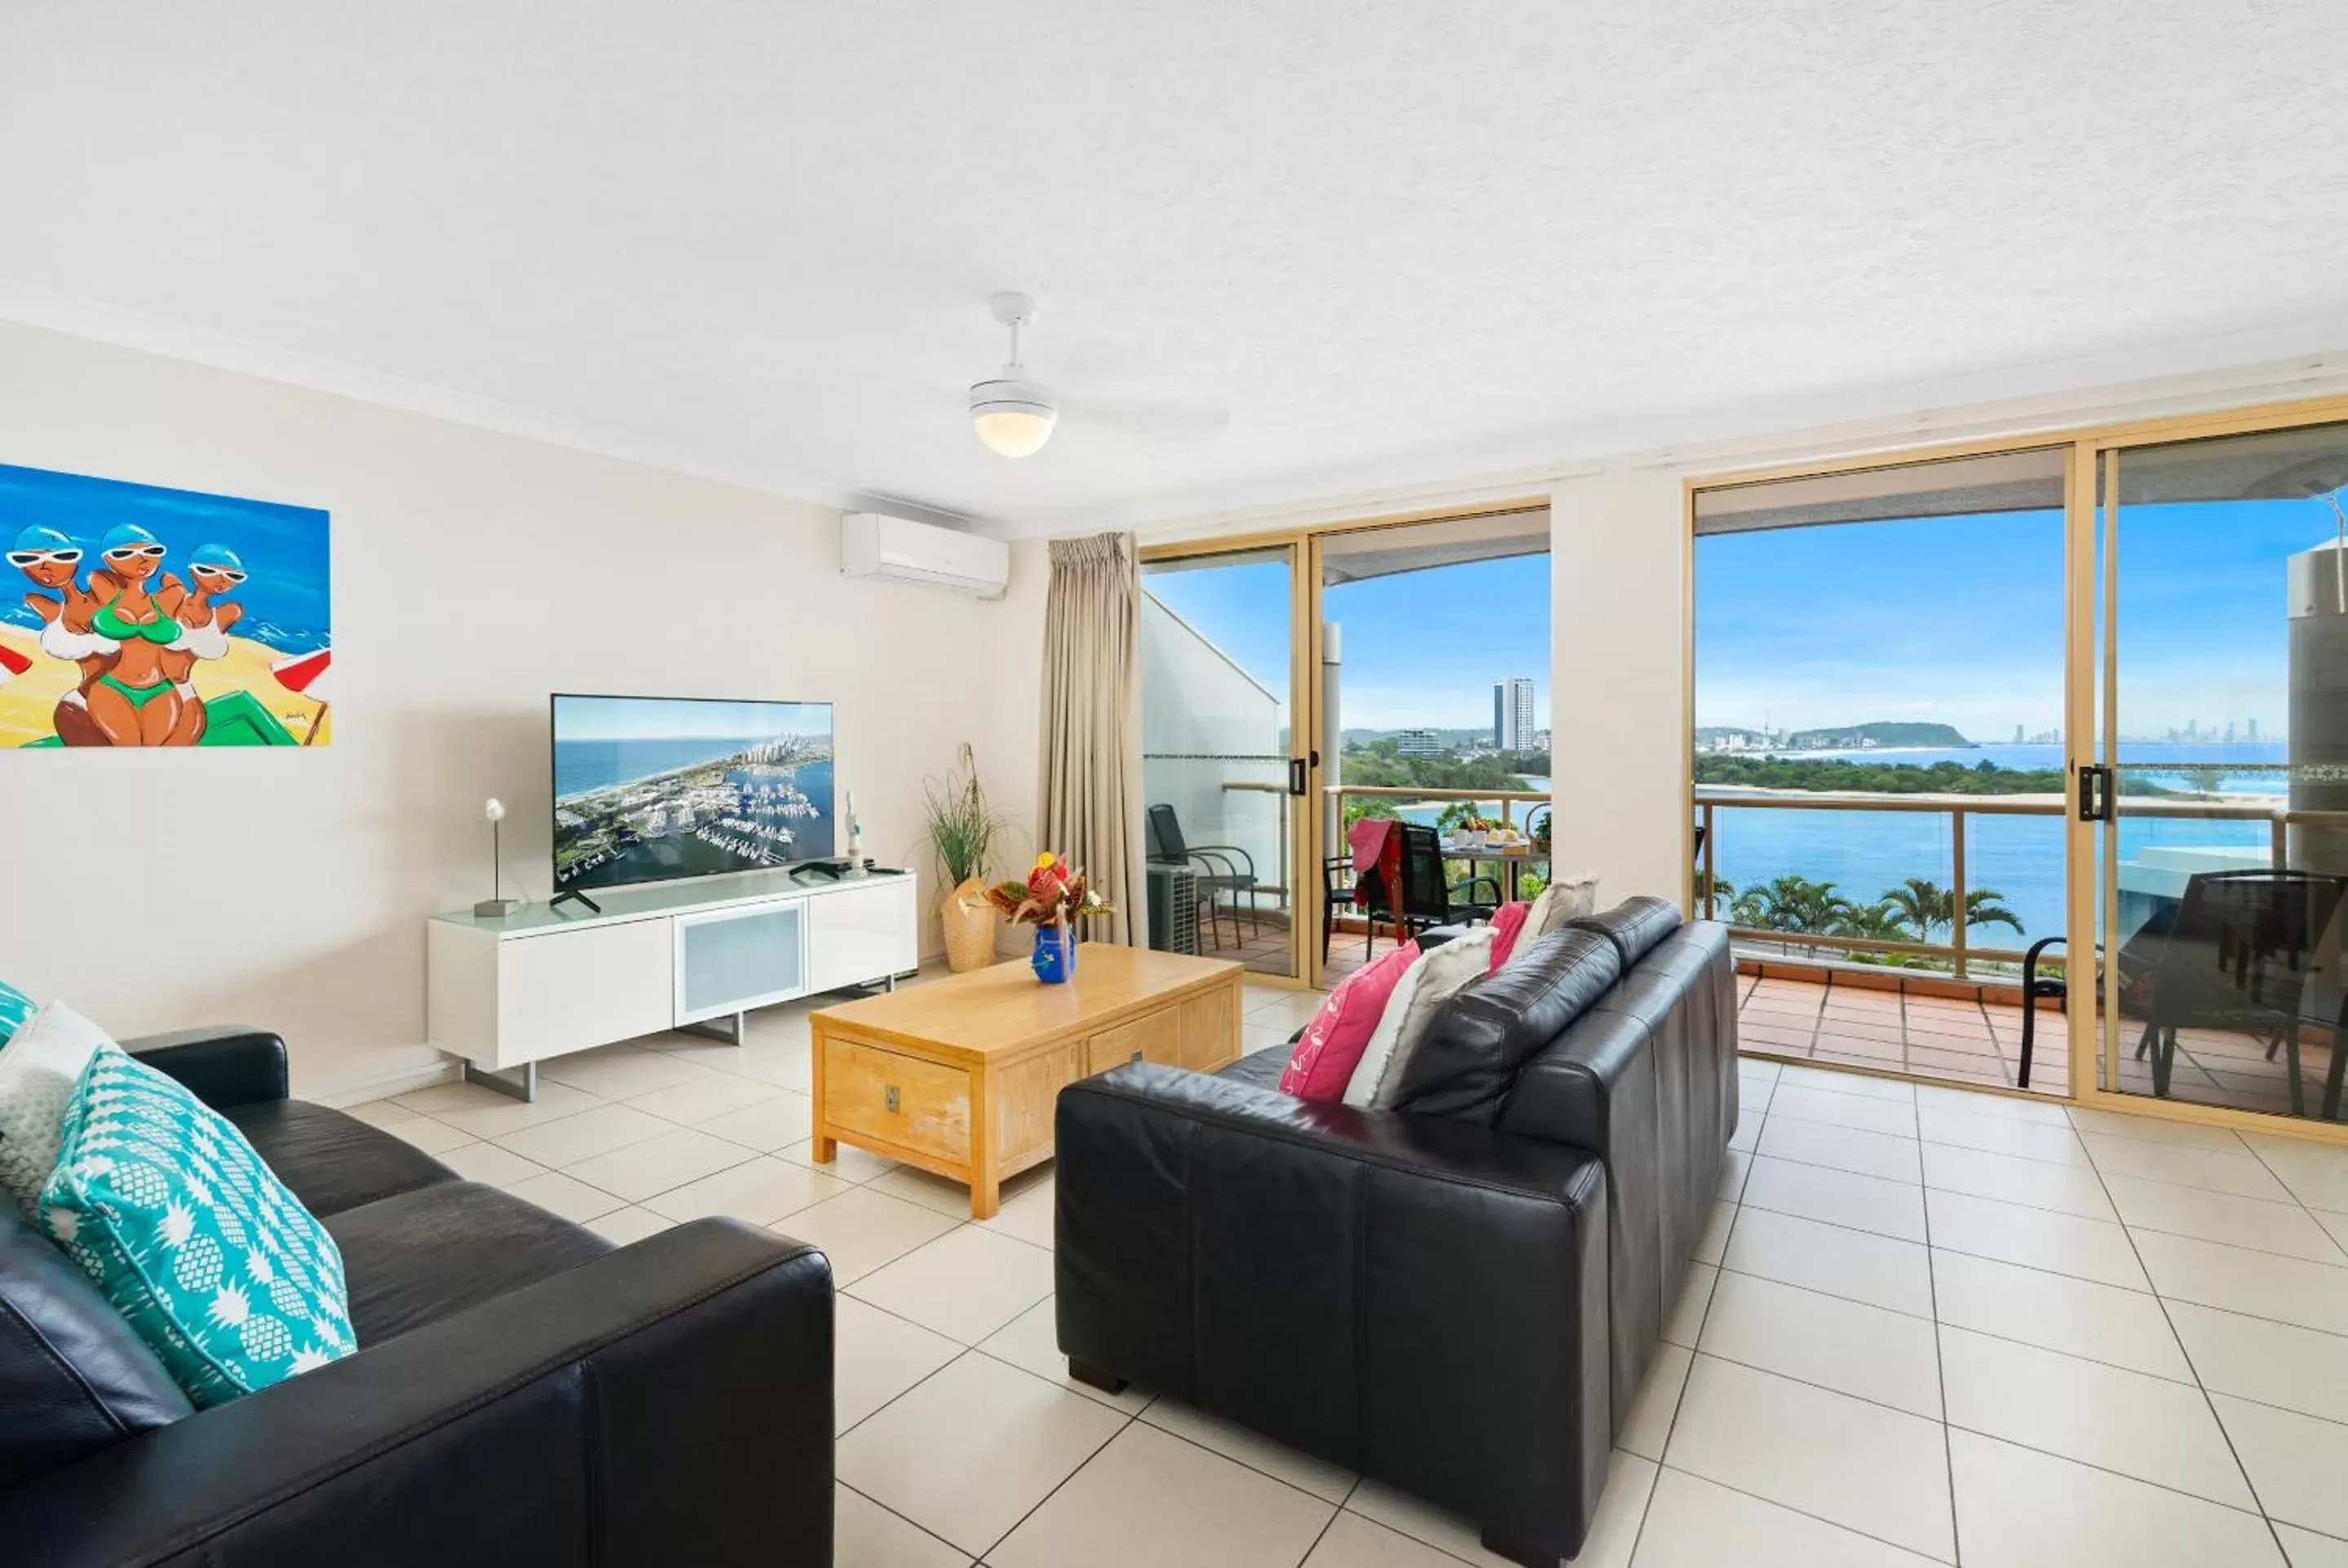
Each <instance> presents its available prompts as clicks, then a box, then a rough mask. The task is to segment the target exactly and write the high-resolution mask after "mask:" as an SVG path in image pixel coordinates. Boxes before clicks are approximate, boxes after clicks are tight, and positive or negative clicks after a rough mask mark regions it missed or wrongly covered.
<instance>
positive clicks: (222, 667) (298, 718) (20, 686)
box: [0, 625, 335, 750]
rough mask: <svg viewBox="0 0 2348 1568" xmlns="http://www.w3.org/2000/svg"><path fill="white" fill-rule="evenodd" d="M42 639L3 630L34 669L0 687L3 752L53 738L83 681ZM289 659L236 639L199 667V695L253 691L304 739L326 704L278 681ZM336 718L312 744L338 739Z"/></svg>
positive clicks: (2, 639) (2, 640)
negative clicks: (57, 719) (274, 668)
mask: <svg viewBox="0 0 2348 1568" xmlns="http://www.w3.org/2000/svg"><path fill="white" fill-rule="evenodd" d="M39 641H40V640H39V636H38V634H37V633H36V632H35V631H33V630H31V629H29V628H27V627H22V626H13V625H12V626H0V646H5V647H6V648H9V649H11V650H13V651H15V652H18V653H21V654H23V655H25V656H26V658H28V659H30V660H32V661H33V667H32V668H31V669H29V670H27V671H25V672H24V673H23V674H22V675H18V676H15V677H14V678H13V679H11V680H10V681H9V682H8V683H7V684H6V685H5V686H0V750H5V749H8V748H12V747H16V746H24V745H29V744H31V743H33V742H35V741H39V740H46V738H48V737H49V736H50V735H52V734H54V733H56V726H55V725H54V724H53V723H52V722H51V718H50V715H51V714H52V713H54V712H56V710H57V699H58V698H60V697H62V696H64V695H65V694H66V693H67V692H69V691H71V690H72V689H73V687H74V684H75V682H77V681H78V680H79V678H80V671H78V670H77V669H76V668H75V667H74V666H73V665H70V664H67V663H66V662H64V661H61V660H57V659H52V658H50V657H49V656H48V655H47V654H46V653H43V652H42V651H40V646H39ZM284 657H286V655H285V654H284V653H283V652H282V651H279V650H277V649H274V648H272V647H270V646H268V645H267V644H266V643H261V642H254V641H250V640H248V639H246V638H242V637H237V636H234V635H232V636H231V637H230V638H229V640H228V654H227V656H226V657H225V658H221V659H207V660H202V661H199V662H198V663H197V665H196V671H195V682H196V694H197V695H198V696H200V697H202V698H205V699H206V700H207V701H209V700H210V699H211V698H214V697H218V696H221V695H222V694H223V693H226V692H239V691H242V692H252V694H253V696H254V697H255V698H257V699H258V700H259V701H260V702H261V704H262V705H263V707H265V708H267V709H268V710H269V711H270V712H272V713H273V714H275V715H276V716H277V719H278V722H279V723H283V725H284V726H285V727H286V728H287V729H288V730H290V731H292V732H293V738H294V739H295V740H297V741H299V740H302V739H304V737H306V736H307V735H308V734H309V733H310V726H311V724H312V723H313V722H314V721H315V720H316V718H317V715H318V711H319V709H320V708H321V707H322V706H323V705H324V704H321V703H319V702H314V701H312V700H311V699H310V698H307V697H304V696H303V695H302V694H301V693H300V692H289V691H287V690H286V689H285V688H284V687H283V686H280V685H279V684H278V683H277V677H276V676H274V675H273V674H272V673H270V670H269V667H270V665H271V664H273V663H274V662H275V661H278V660H280V659H283V658H284ZM334 733H335V724H334V718H333V715H332V714H329V715H328V716H327V718H326V721H325V723H324V728H323V729H322V730H321V731H320V733H319V734H318V737H317V739H316V740H314V741H313V742H311V743H312V744H313V745H321V746H323V745H325V744H327V743H330V742H331V741H332V740H333V739H334Z"/></svg>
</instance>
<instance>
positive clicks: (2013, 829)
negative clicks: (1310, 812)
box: [1403, 741, 2288, 947]
mask: <svg viewBox="0 0 2348 1568" xmlns="http://www.w3.org/2000/svg"><path fill="white" fill-rule="evenodd" d="M1836 755H1841V756H1843V757H1845V758H1847V759H1848V760H1850V761H1853V762H1868V763H1913V764H1919V765H1928V764H1932V763H1937V762H1943V761H1948V762H1956V763H1962V764H1964V765H1965V766H1967V767H1971V766H1973V765H1974V764H1979V763H1982V762H1988V763H1993V764H1996V765H1997V766H1999V767H2003V768H2057V769H2059V768H2061V767H2062V766H2063V765H2064V754H2063V748H2062V747H2060V746H2050V745H2018V746H2017V745H1983V746H1977V747H1971V748H1963V749H1955V750H1925V749H1916V750H1894V749H1890V748H1882V749H1876V750H1869V751H1866V752H1852V753H1820V752H1811V753H1802V756H1803V758H1804V759H1805V760H1811V759H1824V758H1827V757H1831V756H1836ZM2284 760H2285V746H2284V743H2282V742H2280V741H2261V742H2259V743H2255V744H2252V743H2235V744H2234V745H2231V746H2228V745H2225V744H2223V743H2218V742H2209V741H2201V742H2160V741H2123V742H2121V743H2120V747H2119V765H2120V767H2121V770H2122V772H2123V774H2124V776H2126V777H2129V778H2141V779H2147V780H2149V781H2151V782H2153V783H2156V784H2163V785H2165V786H2167V787H2169V788H2174V789H2197V790H2206V789H2209V788H2210V787H2211V785H2210V783H2209V780H2208V779H2206V778H2203V777H2199V776H2196V775H2188V774H2181V773H2167V772H2164V771H2163V769H2164V767H2168V768H2174V767H2177V766H2178V765H2179V764H2196V765H2197V766H2218V767H2223V766H2228V765H2231V766H2235V767H2239V768H2243V769H2245V770H2253V769H2256V768H2258V767H2259V766H2260V764H2264V765H2265V767H2266V768H2267V769H2269V770H2271V771H2244V772H2241V773H2238V774H2229V775H2226V776H2224V777H2222V778H2221V779H2219V781H2218V783H2217V793H2219V794H2221V795H2224V796H2230V797H2239V798H2242V799H2245V800H2258V801H2272V800H2280V799H2281V798H2282V797H2284V796H2285V795H2286V794H2288V788H2287V785H2286V784H2285V783H2284V779H2283V774H2282V773H2281V770H2280V768H2279V766H2277V765H2276V764H2281V763H2282V762H2283V761H2284ZM1526 782H1527V784H1529V786H1530V787H1531V788H1533V789H1537V790H1546V789H1547V788H1549V785H1550V781H1549V780H1547V779H1529V780H1527V781H1526ZM1439 809H1440V808H1427V807H1418V808H1414V809H1411V810H1407V811H1406V812H1404V813H1403V815H1406V816H1408V817H1411V818H1414V819H1415V820H1417V821H1422V822H1429V823H1431V822H1433V821H1434V820H1435V819H1436V817H1437V815H1439ZM1491 809H1492V810H1495V811H1496V810H1497V809H1498V807H1497V806H1494V807H1492V808H1491ZM1524 814H1525V807H1524V806H1523V805H1522V804H1519V807H1518V809H1517V814H1516V816H1517V820H1518V821H1519V823H1521V822H1522V821H1523V820H1524ZM1713 820H1714V825H1715V831H1716V832H1717V834H1718V835H1719V837H1718V840H1717V842H1716V843H1715V845H1713V853H1714V874H1715V876H1718V877H1719V878H1720V879H1721V880H1723V881H1725V882H1729V883H1733V884H1735V886H1740V887H1745V886H1755V885H1757V884H1761V883H1766V882H1768V881H1770V880H1771V879H1772V878H1775V877H1777V876H1787V875H1794V876H1807V877H1808V878H1810V879H1811V880H1812V881H1816V882H1831V883H1833V884H1834V885H1835V886H1836V889H1837V890H1838V892H1840V893H1842V894H1843V895H1844V896H1845V897H1849V898H1852V899H1855V900H1857V901H1858V902H1859V903H1862V904H1865V903H1872V902H1874V901H1875V900H1876V899H1878V898H1879V897H1881V896H1882V895H1883V893H1884V891H1885V890H1886V889H1888V888H1892V887H1897V886H1900V883H1901V882H1903V881H1905V880H1906V879H1907V878H1909V877H1910V876H1921V877H1925V878H1928V879H1930V880H1931V881H1933V882H1937V883H1939V884H1940V885H1941V886H1943V887H1945V886H1948V885H1949V883H1950V881H1951V880H1952V875H1953V870H1952V847H1951V845H1950V842H1949V839H1950V825H1951V823H1950V819H1949V818H1948V817H1946V816H1942V815H1932V814H1927V813H1920V812H1850V811H1801V810H1797V809H1788V808H1781V807H1768V808H1763V809H1747V810H1743V811H1739V810H1737V809H1736V808H1735V807H1734V806H1728V805H1722V806H1717V807H1715V811H1714V818H1713ZM1965 820H1966V825H1967V838H1966V842H1965V881H1966V886H1968V887H1970V888H1983V887H1986V888H1989V889H1992V890H1993V891H1994V892H1996V893H1997V894H1998V895H1999V902H2000V903H2002V904H2003V905H2004V907H2007V908H2008V909H2011V910H2012V911H2013V913H2014V914H2015V916H2016V917H2019V918H2020V919H2021V921H2022V925H2023V930H2022V933H2021V936H2020V938H2018V939H2017V938H2016V937H2015V934H2014V933H2013V932H2012V931H2009V930H2007V929H2006V928H2005V927H1987V928H1980V927H1977V928H1976V933H1975V939H1976V940H1978V941H1983V942H1989V943H1993V944H1994V945H1996V946H1999V947H2009V946H2022V945H2024V944H2026V943H2027V942H2029V941H2031V940H2033V939H2035V938H2039V937H2048V936H2055V935H2058V934H2060V933H2061V932H2062V930H2063V920H2064V911H2063V904H2064V891H2063V819H2062V818H2061V817H2059V816H1990V815H1973V816H1968V817H1967V818H1966V819H1965ZM2269 843H2270V829H2269V828H2268V826H2267V825H2266V824H2264V823H2262V822H2191V821H2185V822H2176V821H2160V822H2156V821H2152V820H2149V819H2147V818H2142V817H2138V818H2135V819H2130V818H2129V817H2128V816H2127V802H2126V801H2125V800H2123V801H2122V802H2121V815H2120V823H2119V849H2120V858H2121V859H2122V860H2127V859H2129V858H2131V857H2133V856H2136V855H2137V854H2139V853H2140V852H2141V851H2142V850H2143V849H2144V848H2145V847H2147V845H2156V844H2157V845H2196V846H2206V847H2209V848H2222V849H2226V850H2229V851H2239V852H2240V854H2241V855H2242V856H2243V857H2244V860H2245V863H2246V864H2257V865H2264V864H2265V863H2266V855H2267V851H2268V845H2269Z"/></svg>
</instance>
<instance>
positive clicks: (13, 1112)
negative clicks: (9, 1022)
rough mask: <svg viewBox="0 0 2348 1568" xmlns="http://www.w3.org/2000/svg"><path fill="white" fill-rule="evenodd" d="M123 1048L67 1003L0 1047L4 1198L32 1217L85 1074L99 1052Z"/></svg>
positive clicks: (54, 1005) (53, 1006)
mask: <svg viewBox="0 0 2348 1568" xmlns="http://www.w3.org/2000/svg"><path fill="white" fill-rule="evenodd" d="M118 1049H120V1048H119V1047H118V1046H117V1045H116V1044H115V1043H114V1041H113V1040H109V1039H108V1038H107V1033H106V1031H105V1030H102V1029H100V1028H98V1025H96V1024H94V1023H92V1022H90V1021H89V1020H88V1019H86V1018H84V1017H82V1016H81V1014H79V1013H77V1012H76V1011H74V1009H71V1008H69V1007H67V1006H66V1004H65V1003H63V1002H51V1003H50V1004H49V1005H48V1006H46V1007H45V1008H43V1009H41V1010H40V1011H38V1012H36V1013H35V1014H34V1015H33V1021H32V1022H30V1023H28V1024H26V1026H25V1027H24V1028H22V1029H20V1030H17V1031H16V1032H15V1035H14V1036H12V1037H11V1038H10V1039H9V1041H8V1043H7V1045H6V1046H5V1047H0V1193H6V1194H8V1196H9V1197H10V1198H12V1199H14V1200H15V1204H16V1206H17V1207H18V1208H19V1209H22V1210H23V1211H24V1212H25V1214H26V1217H27V1218H30V1217H31V1216H32V1215H33V1214H34V1213H35V1212H36V1200H37V1199H38V1198H39V1197H40V1194H41V1184H43V1183H45V1182H46V1181H47V1180H48V1179H49V1173H50V1172H51V1171H52V1170H54V1169H56V1168H57V1148H58V1145H59V1144H60V1143H61V1142H62V1141H63V1139H64V1136H65V1134H64V1123H65V1117H66V1102H67V1101H68V1100H70V1099H72V1098H73V1091H74V1085H75V1084H76V1083H78V1082H79V1081H81V1073H82V1069H84V1068H86V1067H88V1065H89V1059H90V1058H91V1057H93V1056H96V1055H97V1054H98V1052H99V1051H101V1050H118Z"/></svg>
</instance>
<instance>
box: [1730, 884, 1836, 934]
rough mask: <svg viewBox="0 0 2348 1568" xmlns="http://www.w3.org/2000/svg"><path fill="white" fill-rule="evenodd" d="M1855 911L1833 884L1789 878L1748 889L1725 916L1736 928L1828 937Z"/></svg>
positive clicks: (1737, 896) (1736, 899) (1731, 905)
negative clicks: (1795, 932)
mask: <svg viewBox="0 0 2348 1568" xmlns="http://www.w3.org/2000/svg"><path fill="white" fill-rule="evenodd" d="M1856 907H1857V906H1855V905H1854V904H1852V903H1851V901H1850V900H1849V899H1848V898H1846V897H1843V896H1842V895H1841V894H1839V893H1838V892H1836V891H1835V885H1834V884H1833V883H1831V882H1813V881H1811V880H1810V879H1809V878H1808V877H1807V876H1793V875H1791V874H1788V875H1787V876H1779V877H1776V878H1775V879H1774V880H1772V881H1771V882H1770V883H1768V884H1767V886H1761V887H1747V888H1746V889H1745V890H1744V891H1743V892H1741V893H1739V894H1737V895H1736V897H1735V901H1734V902H1733V903H1731V904H1730V905H1729V907H1728V915H1729V918H1730V919H1731V920H1733V921H1734V922H1735V923H1736V924H1737V925H1739V926H1752V927H1759V928H1761V929H1765V930H1771V931H1812V932H1817V933H1819V934H1821V935H1831V934H1833V933H1834V931H1835V930H1836V928H1837V927H1838V926H1839V925H1841V924H1842V923H1843V922H1844V921H1845V920H1847V919H1848V918H1849V917H1850V915H1851V913H1852V912H1853V910H1854V909H1855V908H1856Z"/></svg>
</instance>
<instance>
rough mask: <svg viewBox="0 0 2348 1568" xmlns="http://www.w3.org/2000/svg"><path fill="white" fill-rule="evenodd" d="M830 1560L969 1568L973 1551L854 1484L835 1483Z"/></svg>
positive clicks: (863, 1566) (843, 1567) (902, 1567)
mask: <svg viewBox="0 0 2348 1568" xmlns="http://www.w3.org/2000/svg"><path fill="white" fill-rule="evenodd" d="M831 1564H832V1568H970V1554H969V1553H966V1552H960V1551H956V1550H955V1549H954V1548H953V1547H951V1546H949V1545H947V1544H946V1543H945V1542H942V1541H941V1540H939V1539H938V1538H937V1537H936V1536H934V1535H932V1534H930V1533H929V1532H926V1531H924V1530H922V1528H921V1527H920V1526H918V1525H914V1524H910V1523H908V1522H905V1521H904V1520H902V1519H900V1518H898V1517H897V1516H896V1515H895V1514H893V1513H891V1512H889V1511H888V1510H887V1509H885V1508H883V1507H881V1506H880V1504H879V1503H877V1502H875V1501H872V1500H871V1499H870V1498H869V1497H866V1496H865V1495H864V1494H863V1493H862V1492H860V1491H857V1490H856V1489H855V1488H854V1487H851V1486H840V1485H839V1484H838V1483H834V1485H833V1489H832V1503H831Z"/></svg>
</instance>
